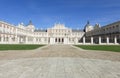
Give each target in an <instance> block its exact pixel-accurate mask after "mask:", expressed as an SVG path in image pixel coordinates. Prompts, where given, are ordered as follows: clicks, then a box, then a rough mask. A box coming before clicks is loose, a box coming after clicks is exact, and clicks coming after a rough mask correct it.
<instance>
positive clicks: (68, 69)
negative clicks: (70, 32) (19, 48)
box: [0, 57, 120, 78]
mask: <svg viewBox="0 0 120 78" xmlns="http://www.w3.org/2000/svg"><path fill="white" fill-rule="evenodd" d="M0 78H120V62H113V61H109V60H99V59H87V58H86V59H85V58H66V57H64V58H61V57H58V58H57V57H56V58H55V57H54V58H50V57H49V58H26V59H16V60H1V61H0Z"/></svg>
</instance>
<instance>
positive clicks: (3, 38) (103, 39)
mask: <svg viewBox="0 0 120 78" xmlns="http://www.w3.org/2000/svg"><path fill="white" fill-rule="evenodd" d="M111 43H112V44H120V21H118V22H114V23H112V24H108V25H106V26H102V27H100V25H99V24H96V25H95V26H92V25H90V23H89V22H87V24H86V25H85V28H84V31H83V30H74V29H71V28H67V27H66V26H65V25H64V24H55V25H54V26H53V27H51V28H48V29H46V30H36V29H35V26H34V25H33V24H32V22H31V21H30V22H29V24H28V25H27V26H25V25H24V24H23V23H21V24H18V26H14V25H11V24H9V23H6V22H3V21H0V44H111Z"/></svg>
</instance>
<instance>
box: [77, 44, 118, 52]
mask: <svg viewBox="0 0 120 78" xmlns="http://www.w3.org/2000/svg"><path fill="white" fill-rule="evenodd" d="M75 46H77V47H80V48H82V49H85V50H101V51H113V52H120V45H75Z"/></svg>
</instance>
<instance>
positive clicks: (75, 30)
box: [72, 29, 84, 32]
mask: <svg viewBox="0 0 120 78" xmlns="http://www.w3.org/2000/svg"><path fill="white" fill-rule="evenodd" d="M72 32H84V31H83V30H77V29H73V30H72Z"/></svg>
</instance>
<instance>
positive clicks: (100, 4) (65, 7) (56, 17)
mask: <svg viewBox="0 0 120 78" xmlns="http://www.w3.org/2000/svg"><path fill="white" fill-rule="evenodd" d="M0 20H3V21H7V22H9V23H11V24H14V25H17V24H18V23H21V22H23V23H24V24H25V25H27V24H28V22H29V20H32V22H33V24H34V25H35V27H36V28H43V29H45V28H49V27H52V26H53V25H54V23H62V24H65V25H66V26H67V27H70V28H74V29H75V28H80V29H82V28H84V26H85V24H86V22H87V21H88V20H89V21H90V23H91V25H94V24H95V23H100V24H101V26H104V25H106V24H109V23H112V22H115V21H118V20H120V0H0Z"/></svg>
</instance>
